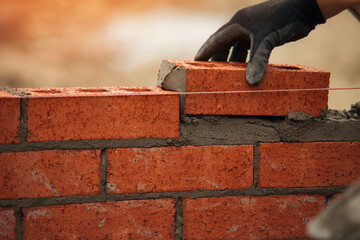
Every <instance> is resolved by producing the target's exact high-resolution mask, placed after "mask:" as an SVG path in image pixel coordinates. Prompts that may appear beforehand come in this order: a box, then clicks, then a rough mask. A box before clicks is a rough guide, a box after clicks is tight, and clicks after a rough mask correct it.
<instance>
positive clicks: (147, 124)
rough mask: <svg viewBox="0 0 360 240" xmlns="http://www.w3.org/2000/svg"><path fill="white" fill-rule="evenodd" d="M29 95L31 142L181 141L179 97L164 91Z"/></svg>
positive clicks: (41, 92) (60, 91)
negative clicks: (92, 140) (84, 140)
mask: <svg viewBox="0 0 360 240" xmlns="http://www.w3.org/2000/svg"><path fill="white" fill-rule="evenodd" d="M27 91H28V92H31V94H32V95H31V96H30V97H29V100H28V141H29V142H42V141H63V140H80V139H126V138H132V139H134V138H176V137H178V136H179V96H177V95H174V94H172V95H171V94H167V93H168V92H166V91H162V90H161V89H159V88H155V87H144V88H107V89H38V90H36V89H32V90H31V89H27Z"/></svg>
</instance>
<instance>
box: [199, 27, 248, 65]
mask: <svg viewBox="0 0 360 240" xmlns="http://www.w3.org/2000/svg"><path fill="white" fill-rule="evenodd" d="M246 37H247V36H246V34H245V32H244V31H243V28H242V27H240V26H239V25H238V24H226V25H224V26H223V27H221V28H220V29H219V30H218V31H217V32H216V33H214V34H213V35H212V36H210V37H209V39H208V40H207V41H206V42H205V43H204V44H203V45H202V47H201V48H200V50H199V51H198V53H197V54H196V56H195V61H207V60H209V59H210V58H211V57H212V56H214V55H215V54H216V53H217V52H221V51H224V50H223V49H224V48H227V46H232V45H233V44H234V43H235V42H236V41H237V40H239V39H240V38H246ZM224 46H225V47H224ZM229 48H230V47H229Z"/></svg>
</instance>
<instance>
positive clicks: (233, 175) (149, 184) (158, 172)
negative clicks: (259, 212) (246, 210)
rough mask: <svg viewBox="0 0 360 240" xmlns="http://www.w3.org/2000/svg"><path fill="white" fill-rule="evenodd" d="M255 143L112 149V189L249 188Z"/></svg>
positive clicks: (139, 191) (149, 190)
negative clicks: (250, 144) (253, 145)
mask: <svg viewBox="0 0 360 240" xmlns="http://www.w3.org/2000/svg"><path fill="white" fill-rule="evenodd" d="M252 159H253V149H252V146H199V147H195V146H185V147H160V148H124V149H112V150H108V176H107V177H108V193H110V194H122V193H141V192H168V191H192V190H215V189H243V188H249V187H251V185H252V182H253V167H252Z"/></svg>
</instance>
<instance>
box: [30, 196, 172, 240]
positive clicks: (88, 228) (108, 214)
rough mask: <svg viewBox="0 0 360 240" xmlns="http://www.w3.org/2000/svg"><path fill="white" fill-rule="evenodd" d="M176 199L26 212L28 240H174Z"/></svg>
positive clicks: (38, 209)
mask: <svg viewBox="0 0 360 240" xmlns="http://www.w3.org/2000/svg"><path fill="white" fill-rule="evenodd" d="M174 205H175V203H174V200H172V199H162V200H142V201H125V202H116V203H90V204H82V205H79V204H78V205H66V206H50V207H36V208H30V209H24V239H173V238H174V236H173V230H174V214H175V209H174Z"/></svg>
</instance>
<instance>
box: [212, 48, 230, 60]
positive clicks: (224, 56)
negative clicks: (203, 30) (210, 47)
mask: <svg viewBox="0 0 360 240" xmlns="http://www.w3.org/2000/svg"><path fill="white" fill-rule="evenodd" d="M230 47H231V46H229V47H224V48H223V49H221V50H220V51H218V52H216V53H215V54H214V56H212V58H211V61H215V62H225V61H227V60H228V57H229V52H230Z"/></svg>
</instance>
